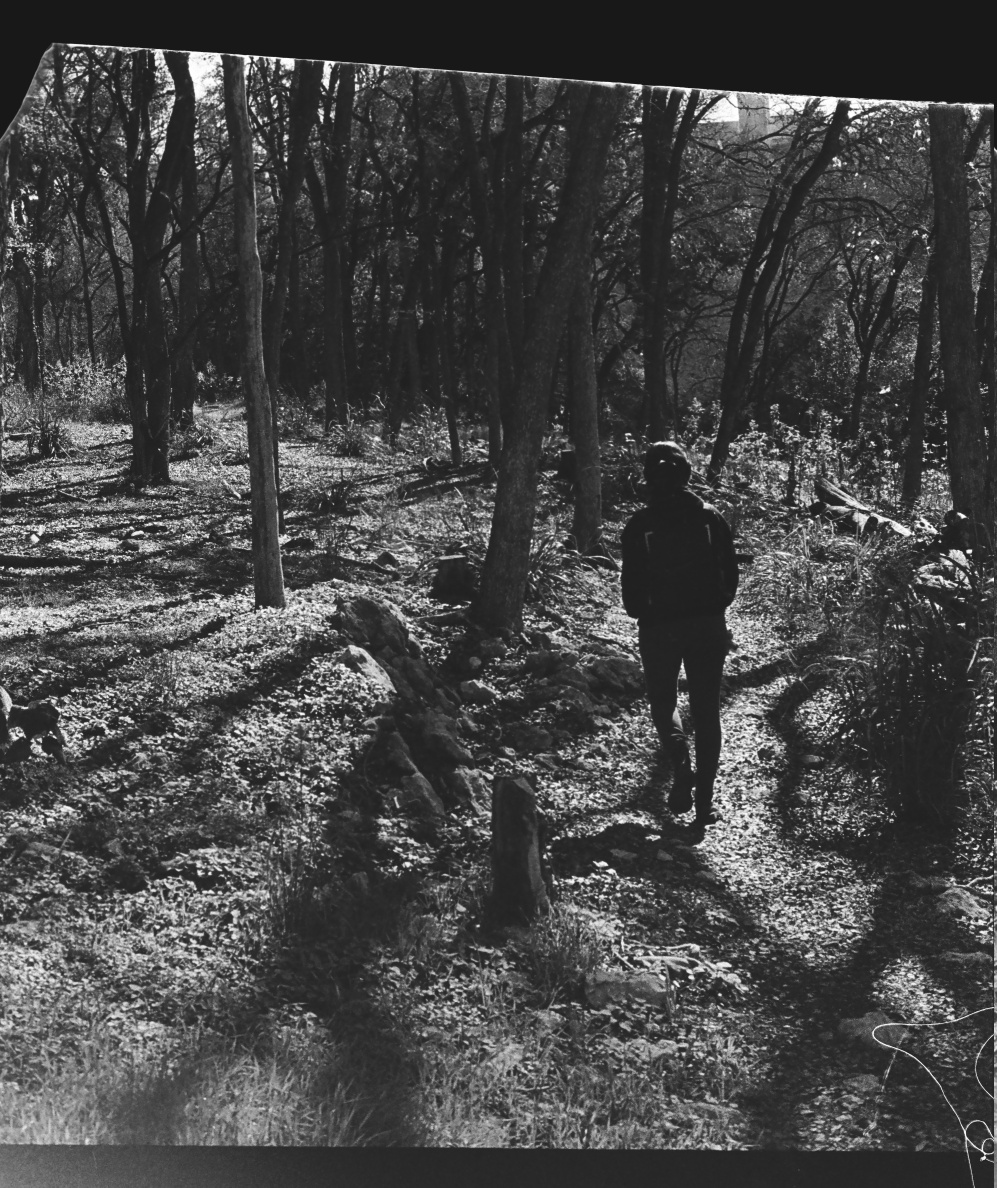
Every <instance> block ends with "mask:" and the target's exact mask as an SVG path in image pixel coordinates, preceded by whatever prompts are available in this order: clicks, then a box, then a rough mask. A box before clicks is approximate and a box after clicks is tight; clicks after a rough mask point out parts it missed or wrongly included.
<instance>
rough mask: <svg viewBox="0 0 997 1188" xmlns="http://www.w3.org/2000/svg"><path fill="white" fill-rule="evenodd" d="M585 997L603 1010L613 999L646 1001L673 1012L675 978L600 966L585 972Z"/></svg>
mask: <svg viewBox="0 0 997 1188" xmlns="http://www.w3.org/2000/svg"><path fill="white" fill-rule="evenodd" d="M585 998H586V1001H587V1002H588V1004H589V1006H591V1007H594V1008H595V1009H596V1010H601V1009H602V1008H603V1007H604V1006H607V1005H608V1004H609V1003H611V1002H628V1001H637V1002H646V1003H649V1004H650V1005H651V1006H655V1007H659V1008H660V1009H661V1010H664V1011H666V1012H667V1013H669V1014H670V1012H671V999H672V995H671V979H670V978H669V977H668V974H667V973H666V974H665V976H664V977H659V976H658V975H657V974H651V973H622V972H620V971H617V970H606V969H596V970H593V971H592V972H591V973H589V974H586V975H585Z"/></svg>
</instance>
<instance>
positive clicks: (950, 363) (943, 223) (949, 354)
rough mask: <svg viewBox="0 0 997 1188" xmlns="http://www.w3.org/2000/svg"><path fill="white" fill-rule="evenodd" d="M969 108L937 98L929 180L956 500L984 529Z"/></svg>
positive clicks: (950, 463) (932, 116) (931, 119)
mask: <svg viewBox="0 0 997 1188" xmlns="http://www.w3.org/2000/svg"><path fill="white" fill-rule="evenodd" d="M966 115H967V113H966V109H965V108H964V107H962V106H960V105H959V104H946V103H932V104H931V105H930V107H929V108H928V125H929V129H930V133H931V179H932V186H933V188H934V195H935V220H936V227H937V234H938V247H937V253H938V261H937V268H938V327H939V340H940V344H941V356H942V370H943V372H944V374H945V412H946V419H947V424H948V468H949V485H950V487H951V491H952V502H953V504H954V506H955V508H956V509H957V510H958V511H961V512H963V513H964V514H965V515H967V516H969V518H970V520H971V521H972V522H973V524H974V525H975V526H976V529H977V531H983V530H986V528H987V522H988V521H987V501H986V485H987V484H986V471H987V460H986V448H987V446H986V432H985V429H984V423H983V408H982V400H981V393H980V367H979V357H978V355H977V349H976V338H975V333H974V324H973V312H974V311H973V298H974V294H973V261H972V251H971V246H970V220H969V195H968V189H967V186H966V165H965V159H964V158H965V150H966Z"/></svg>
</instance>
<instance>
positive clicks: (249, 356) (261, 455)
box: [222, 54, 284, 607]
mask: <svg viewBox="0 0 997 1188" xmlns="http://www.w3.org/2000/svg"><path fill="white" fill-rule="evenodd" d="M222 71H223V74H224V82H225V118H226V123H227V124H228V131H229V140H230V143H231V149H232V184H233V209H234V214H235V251H236V262H237V266H238V272H239V322H240V329H241V331H242V377H243V387H244V389H245V393H246V417H247V430H248V437H249V480H250V488H251V492H252V515H253V587H254V590H255V594H256V605H257V607H263V606H266V607H283V606H284V576H283V573H282V570H281V563H280V539H279V531H278V527H277V488H276V484H275V482H274V473H273V441H272V440H271V437H270V434H271V420H270V408H269V400H268V393H267V385H266V373H265V370H264V365H263V272H262V269H261V268H260V255H259V251H258V249H257V245H256V180H255V175H254V171H253V140H252V134H251V132H250V126H249V109H248V107H247V104H246V73H245V61H244V59H243V58H240V57H236V56H234V55H232V54H223V55H222Z"/></svg>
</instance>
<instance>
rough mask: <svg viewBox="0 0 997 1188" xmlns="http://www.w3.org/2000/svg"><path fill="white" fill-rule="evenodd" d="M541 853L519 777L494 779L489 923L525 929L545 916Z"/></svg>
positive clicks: (530, 800)
mask: <svg viewBox="0 0 997 1188" xmlns="http://www.w3.org/2000/svg"><path fill="white" fill-rule="evenodd" d="M540 848H541V839H540V822H539V819H538V813H537V807H536V800H535V798H534V796H533V791H532V789H531V788H530V786H529V784H528V783H527V782H526V780H524V779H522V778H518V779H510V778H509V777H503V778H501V779H499V780H497V781H496V783H495V789H494V791H493V793H492V893H491V897H490V898H489V900H488V906H487V909H486V916H487V919H488V921H489V923H491V924H493V925H496V926H503V925H507V924H529V923H530V922H531V921H532V920H534V919H536V917H537V916H538V915H546V914H547V913H548V912H549V911H550V899H549V897H548V895H547V886H546V883H545V880H544V871H543V867H542V865H541V855H540Z"/></svg>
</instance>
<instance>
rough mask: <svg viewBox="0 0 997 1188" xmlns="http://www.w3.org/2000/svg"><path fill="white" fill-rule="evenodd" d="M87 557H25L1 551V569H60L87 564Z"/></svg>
mask: <svg viewBox="0 0 997 1188" xmlns="http://www.w3.org/2000/svg"><path fill="white" fill-rule="evenodd" d="M89 561H90V559H89V558H87V557H25V556H23V555H21V554H19V553H0V569H59V568H62V567H64V566H66V565H87V564H89Z"/></svg>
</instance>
